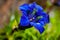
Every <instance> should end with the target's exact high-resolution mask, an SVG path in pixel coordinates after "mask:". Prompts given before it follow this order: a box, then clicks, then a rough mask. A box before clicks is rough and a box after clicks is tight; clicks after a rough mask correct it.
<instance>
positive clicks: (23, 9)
mask: <svg viewBox="0 0 60 40" xmlns="http://www.w3.org/2000/svg"><path fill="white" fill-rule="evenodd" d="M19 9H20V10H21V11H27V10H28V9H29V6H28V4H23V5H21V6H20V7H19Z"/></svg>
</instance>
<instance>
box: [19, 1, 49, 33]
mask: <svg viewBox="0 0 60 40" xmlns="http://www.w3.org/2000/svg"><path fill="white" fill-rule="evenodd" d="M19 9H20V10H21V11H22V16H21V20H20V25H21V26H23V27H26V26H29V25H31V26H34V27H35V28H36V29H37V30H39V32H40V33H42V32H43V31H44V26H45V25H46V24H47V23H49V15H48V14H46V13H45V12H44V11H43V8H42V7H41V6H39V5H37V4H36V3H35V2H34V3H32V4H27V3H26V4H23V5H21V6H20V7H19Z"/></svg>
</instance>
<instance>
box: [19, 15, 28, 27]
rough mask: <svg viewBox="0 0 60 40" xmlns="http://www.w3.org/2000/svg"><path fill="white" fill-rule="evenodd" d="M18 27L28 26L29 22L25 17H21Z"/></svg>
mask: <svg viewBox="0 0 60 40" xmlns="http://www.w3.org/2000/svg"><path fill="white" fill-rule="evenodd" d="M20 25H21V26H28V25H29V20H28V18H27V17H26V16H25V15H23V16H21V20H20Z"/></svg>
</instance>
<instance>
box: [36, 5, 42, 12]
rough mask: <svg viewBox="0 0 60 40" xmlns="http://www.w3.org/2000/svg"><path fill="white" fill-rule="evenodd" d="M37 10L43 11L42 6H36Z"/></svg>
mask: <svg viewBox="0 0 60 40" xmlns="http://www.w3.org/2000/svg"><path fill="white" fill-rule="evenodd" d="M35 8H36V10H37V11H43V8H42V7H41V6H40V5H37V4H36V5H35Z"/></svg>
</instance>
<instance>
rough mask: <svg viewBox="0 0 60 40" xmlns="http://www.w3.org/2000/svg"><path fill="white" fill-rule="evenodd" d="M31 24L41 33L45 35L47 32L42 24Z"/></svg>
mask: <svg viewBox="0 0 60 40" xmlns="http://www.w3.org/2000/svg"><path fill="white" fill-rule="evenodd" d="M30 24H31V25H33V26H34V27H35V28H36V29H37V30H38V31H39V32H40V33H43V32H44V30H45V29H44V27H43V25H42V24H40V23H33V22H31V23H30Z"/></svg>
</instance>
